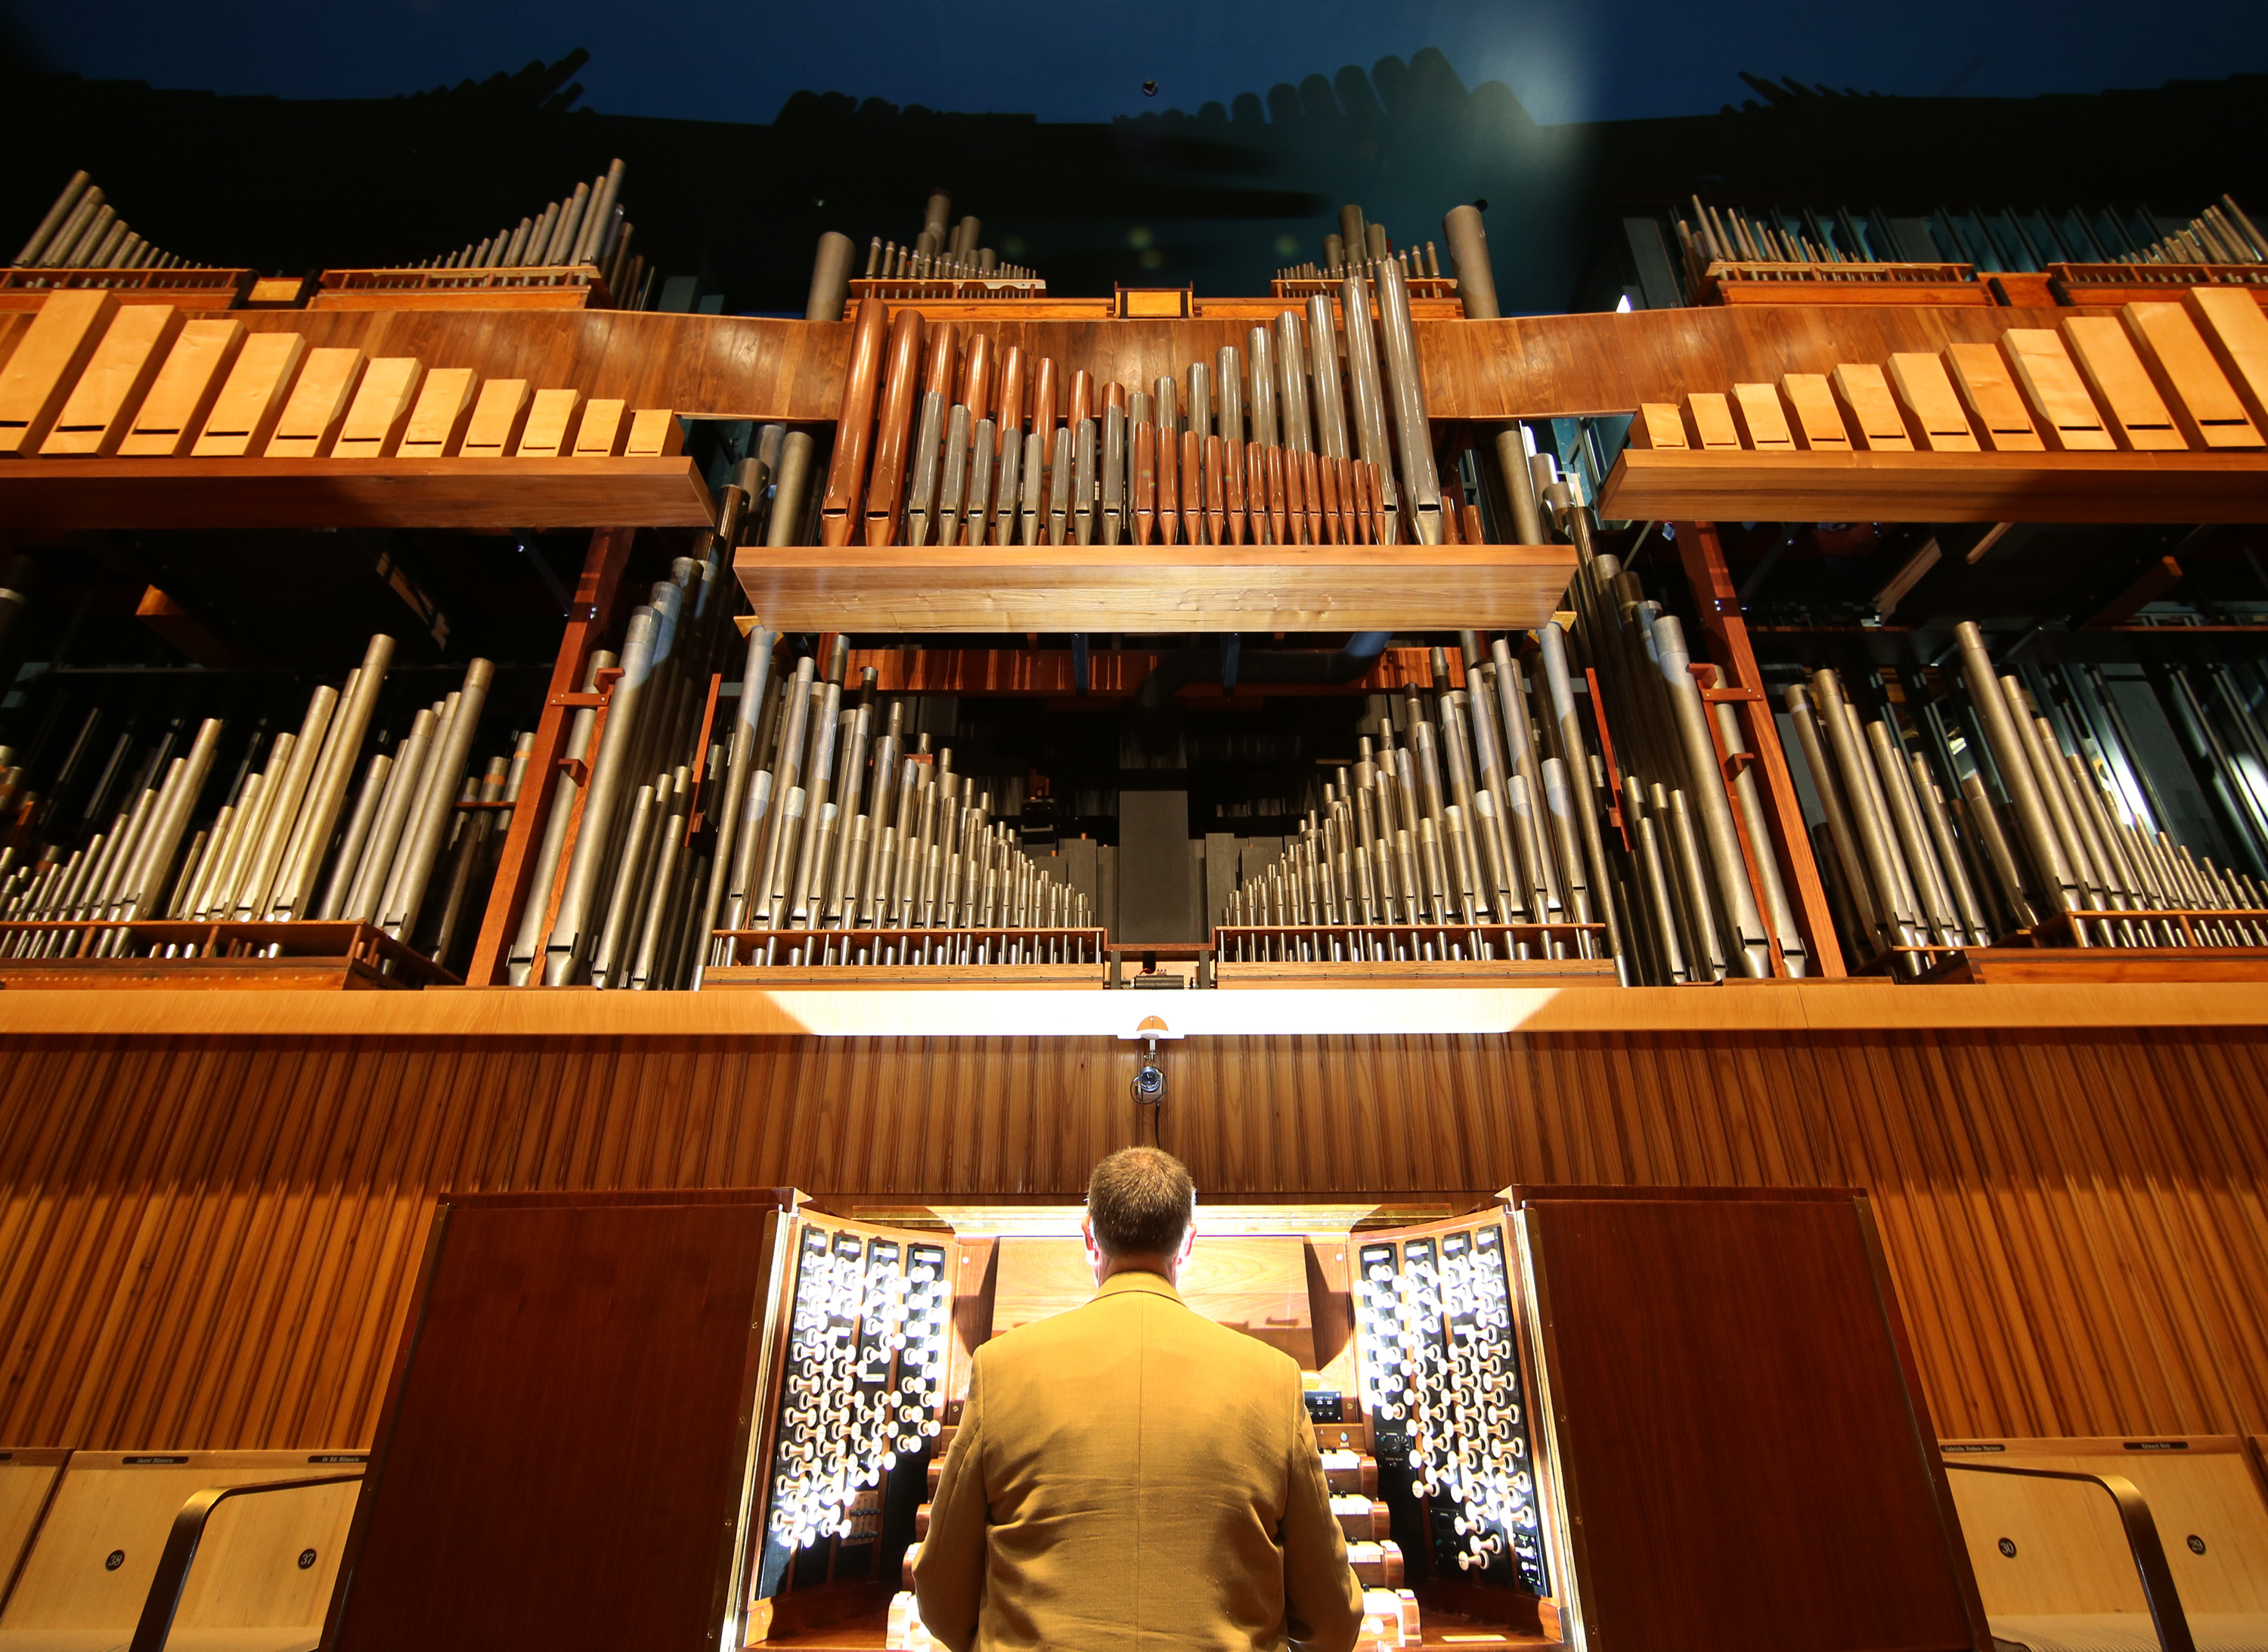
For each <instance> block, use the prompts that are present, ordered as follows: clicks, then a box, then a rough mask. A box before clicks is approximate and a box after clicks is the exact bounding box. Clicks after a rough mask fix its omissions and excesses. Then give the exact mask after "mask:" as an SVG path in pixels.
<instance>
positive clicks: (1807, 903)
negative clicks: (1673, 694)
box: [1674, 522, 1846, 979]
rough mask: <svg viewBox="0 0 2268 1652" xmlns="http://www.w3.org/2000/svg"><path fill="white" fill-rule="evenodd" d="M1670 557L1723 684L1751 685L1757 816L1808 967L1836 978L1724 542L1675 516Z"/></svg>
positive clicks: (1821, 898)
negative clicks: (1759, 798) (1760, 802)
mask: <svg viewBox="0 0 2268 1652" xmlns="http://www.w3.org/2000/svg"><path fill="white" fill-rule="evenodd" d="M1674 527H1675V529H1676V533H1677V557H1678V560H1679V562H1680V563H1682V564H1683V566H1684V569H1685V582H1686V584H1687V585H1689V586H1691V587H1692V591H1693V601H1694V605H1695V606H1696V607H1697V608H1698V609H1699V610H1700V618H1701V628H1702V630H1703V631H1706V632H1707V633H1708V637H1709V653H1710V657H1711V658H1712V659H1713V660H1715V661H1716V662H1717V664H1718V665H1719V666H1720V667H1723V668H1724V672H1725V675H1726V677H1727V680H1728V681H1727V686H1728V687H1731V688H1736V689H1753V690H1756V694H1757V696H1758V697H1757V698H1756V699H1753V700H1748V701H1745V702H1743V703H1742V704H1740V705H1739V706H1738V707H1737V708H1736V710H1737V711H1738V712H1739V713H1740V714H1741V715H1742V717H1743V718H1745V719H1746V720H1747V722H1748V731H1747V732H1748V737H1749V749H1751V750H1753V751H1754V752H1755V753H1756V767H1757V769H1758V771H1759V772H1760V773H1761V774H1762V775H1763V777H1764V815H1765V818H1766V820H1767V821H1769V822H1770V823H1771V836H1772V847H1773V849H1774V850H1775V851H1776V852H1778V856H1779V864H1780V869H1781V870H1782V871H1783V872H1784V873H1785V874H1786V877H1787V881H1788V893H1789V894H1790V895H1791V896H1793V899H1794V901H1795V911H1796V919H1797V921H1798V922H1799V923H1800V924H1801V925H1802V926H1803V938H1804V940H1805V942H1806V944H1807V945H1808V947H1809V948H1810V953H1811V958H1812V962H1813V967H1814V973H1815V974H1817V975H1821V976H1825V977H1830V978H1835V979H1840V978H1841V977H1843V976H1844V975H1845V973H1846V971H1845V969H1844V966H1843V951H1842V948H1840V947H1839V946H1837V943H1836V940H1835V920H1834V917H1833V914H1832V913H1831V912H1830V911H1829V910H1828V905H1827V889H1826V886H1825V885H1823V883H1821V882H1820V881H1819V866H1818V863H1817V862H1816V861H1815V859H1813V858H1812V853H1811V834H1810V832H1809V831H1808V830H1806V829H1805V827H1804V823H1803V805H1802V803H1801V802H1800V800H1798V799H1797V797H1796V795H1795V777H1794V776H1793V775H1791V774H1790V773H1789V772H1788V769H1787V756H1786V753H1784V752H1783V751H1782V750H1781V749H1780V743H1779V728H1778V724H1777V723H1776V722H1775V721H1774V720H1773V718H1772V712H1771V701H1770V700H1769V699H1767V698H1765V697H1764V674H1763V672H1762V671H1760V670H1759V669H1758V668H1757V666H1756V651H1755V650H1754V649H1753V648H1751V647H1750V646H1749V625H1748V622H1747V621H1746V620H1745V619H1743V618H1742V616H1741V599H1740V595H1739V594H1738V592H1737V591H1736V590H1735V589H1734V585H1733V576H1732V574H1731V573H1730V572H1728V571H1727V568H1726V566H1725V548H1724V546H1723V545H1722V544H1721V543H1719V541H1718V538H1717V525H1716V524H1715V523H1714V522H1678V523H1675V524H1674Z"/></svg>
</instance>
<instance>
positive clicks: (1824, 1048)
mask: <svg viewBox="0 0 2268 1652" xmlns="http://www.w3.org/2000/svg"><path fill="white" fill-rule="evenodd" d="M1167 1069H1168V1073H1169V1078H1170V1087H1169V1089H1168V1092H1167V1103H1166V1106H1165V1110H1164V1118H1163V1130H1162V1137H1163V1139H1164V1141H1165V1144H1166V1145H1167V1147H1171V1148H1173V1149H1175V1151H1177V1152H1179V1153H1181V1154H1182V1155H1183V1156H1184V1157H1186V1158H1187V1159H1188V1160H1189V1163H1190V1165H1191V1167H1192V1169H1193V1170H1194V1171H1195V1173H1196V1176H1197V1181H1198V1185H1199V1187H1200V1189H1201V1190H1202V1192H1203V1194H1204V1195H1211V1196H1223V1197H1226V1196H1231V1195H1246V1196H1254V1195H1258V1196H1265V1195H1270V1194H1321V1193H1331V1194H1358V1195H1366V1196H1367V1195H1375V1196H1378V1197H1380V1198H1381V1199H1386V1198H1393V1197H1395V1195H1397V1194H1402V1193H1406V1192H1409V1191H1435V1192H1439V1191H1458V1190H1464V1191H1473V1192H1476V1193H1485V1192H1486V1191H1489V1190H1493V1189H1495V1188H1497V1187H1499V1186H1502V1185H1504V1184H1507V1183H1510V1182H1513V1181H1515V1180H1516V1181H1521V1182H1527V1183H1535V1182H1554V1181H1558V1182H1594V1183H1630V1184H1649V1183H1651V1184H1667V1183H1702V1184H1711V1183H1713V1184H1740V1183H1746V1184H1790V1185H1800V1184H1858V1185H1861V1186H1866V1187H1868V1188H1871V1189H1872V1190H1873V1191H1874V1198H1875V1206H1876V1210H1877V1213H1878V1217H1879V1220H1880V1222H1881V1229H1882V1233H1883V1237H1884V1240H1885V1242H1886V1243H1887V1245H1888V1247H1889V1254H1890V1258H1891V1262H1892V1265H1893V1267H1894V1269H1895V1272H1896V1278H1897V1281H1898V1286H1899V1289H1900V1293H1901V1295H1902V1297H1903V1299H1904V1305H1905V1311H1906V1315H1907V1318H1908V1322H1909V1324H1910V1326H1911V1331H1912V1334H1913V1339H1914V1342H1915V1346H1916V1349H1917V1353H1918V1358H1919V1360H1920V1362H1921V1365H1922V1368H1923V1371H1924V1374H1925V1377H1926V1383H1927V1384H1928V1389H1929V1395H1930V1401H1931V1405H1932V1406H1933V1412H1934V1418H1935V1421H1936V1425H1937V1427H1938V1428H1939V1430H1940V1433H1941V1434H1946V1435H1994V1434H2120V1433H2133V1432H2136V1431H2147V1432H2151V1433H2219V1434H2233V1433H2238V1432H2245V1431H2259V1430H2262V1429H2264V1428H2268V1323H2264V1309H2263V1304H2264V1303H2268V1212H2264V1210H2263V1198H2262V1184H2263V1182H2264V1179H2268V1117H2264V1108H2263V1105H2262V1098H2263V1097H2264V1096H2268V1036H2263V1035H2261V1034H2259V1033H2257V1032H2250V1031H2222V1032H2209V1031H2208V1032H2198V1033H2194V1034H2181V1033H2176V1032H2171V1031H2155V1032H2151V1033H2147V1034H2139V1033H2132V1032H2121V1031H2117V1030H2100V1029H2078V1030H2073V1031H2067V1032H2055V1033H2028V1032H2025V1033H2020V1032H2010V1031H1999V1032H1971V1033H1961V1034H1955V1033H1937V1034H1904V1035H1887V1034H1859V1033H1851V1034H1841V1035H1818V1036H1796V1035H1769V1034H1738V1035H1719V1036H1698V1035H1682V1034H1681V1035H1671V1034H1648V1035H1608V1034H1598V1035H1555V1036H1470V1037H1453V1036H1440V1037H1416V1036H1412V1037H1378V1038H1351V1037H1350V1038H1321V1037H1318V1038H1296V1037H1274V1038H1261V1037H1251V1038H1243V1039H1231V1038H1221V1039H1210V1038H1209V1039H1193V1040H1191V1041H1189V1043H1186V1044H1182V1045H1179V1046H1177V1047H1175V1049H1173V1050H1172V1051H1169V1052H1168V1054H1167ZM1129 1075H1130V1055H1129V1046H1127V1045H1126V1044H1123V1043H1122V1042H1120V1041H1118V1040H1116V1039H1101V1038H1083V1037H1078V1038H1074V1037H1064V1038H1033V1039H1013V1040H1009V1039H976V1038H969V1039H950V1040H946V1039H940V1040H937V1041H933V1042H924V1041H919V1040H913V1039H902V1040H888V1039H873V1040H867V1039H854V1038H841V1039H833V1038H738V1039H725V1038H705V1037H704V1038H679V1039H668V1038H652V1037H650V1038H637V1039H633V1038H585V1039H573V1038H568V1039H562V1040H560V1041H558V1042H557V1043H556V1044H552V1045H549V1046H546V1047H541V1049H540V1051H539V1049H538V1047H536V1046H534V1045H531V1044H528V1043H527V1042H525V1041H512V1042H507V1041H503V1040H496V1041H482V1040H479V1039H403V1038H396V1039H391V1040H388V1039H381V1038H362V1039H355V1038H280V1037H279V1038H265V1039H255V1038H223V1037H215V1038H205V1039H198V1038H147V1039H133V1038H124V1039H108V1040H98V1039H65V1038H59V1037H56V1038H20V1039H13V1040H10V1041H7V1042H5V1043H0V1442H4V1443H6V1444H11V1445H40V1444H68V1445H78V1446H88V1447H109V1448H114V1449H117V1448H128V1447H159V1446H171V1447H213V1448H219V1447H281V1446H293V1445H310V1446H312V1445H328V1444H335V1443H343V1442H350V1441H362V1440H366V1439H368V1438H369V1436H370V1433H371V1430H372V1426H373V1423H374V1420H375V1416H376V1412H377V1408H378V1405H379V1400H380V1398H381V1394H382V1390H383V1388H384V1384H385V1381H386V1377H387V1370H388V1361H389V1358H390V1354H391V1351H392V1348H393V1344H394V1337H395V1335H396V1333H397V1331H398V1329H399V1326H400V1324H401V1317H402V1315H403V1312H404V1310H405V1308H406V1306H407V1297H408V1293H409V1288H410V1284H411V1280H412V1276H413V1273H414V1271H415V1268H416V1261H417V1257H418V1252H419V1247H420V1244H421V1243H422V1239H423V1230H424V1227H425V1223H426V1220H427V1216H428V1213H430V1211H431V1206H432V1202H433V1199H434V1198H435V1196H436V1195H437V1194H438V1193H440V1192H443V1191H450V1190H467V1191H469V1190H475V1189H484V1190H504V1189H519V1190H532V1189H606V1188H631V1187H683V1188H693V1187H718V1186H730V1185H773V1184H794V1185H797V1186H800V1187H802V1188H805V1189H806V1190H808V1191H812V1192H814V1193H817V1194H821V1195H874V1196H880V1198H884V1199H887V1200H896V1201H901V1202H904V1203H919V1202H922V1200H923V1198H924V1196H927V1197H931V1198H946V1197H947V1196H950V1197H952V1198H956V1199H967V1198H982V1197H983V1196H987V1195H1006V1196H1052V1197H1059V1198H1070V1197H1075V1196H1076V1195H1077V1193H1078V1192H1079V1191H1080V1189H1081V1188H1082V1187H1083V1185H1084V1182H1085V1177H1086V1170H1087V1169H1088V1167H1089V1166H1090V1165H1091V1164H1092V1162H1094V1159H1095V1157H1096V1156H1097V1155H1099V1154H1101V1153H1103V1152H1104V1151H1107V1150H1108V1149H1109V1148H1111V1147H1116V1146H1120V1145H1123V1143H1125V1142H1127V1141H1129V1140H1131V1139H1135V1138H1136V1134H1137V1132H1138V1130H1145V1129H1146V1127H1145V1126H1144V1125H1138V1122H1137V1119H1136V1116H1135V1110H1134V1108H1133V1106H1132V1105H1131V1103H1130V1100H1129V1097H1128V1095H1127V1088H1126V1086H1127V1080H1128V1077H1129ZM1595 1309H1596V1311H1598V1312H1601V1313H1628V1312H1634V1311H1642V1306H1641V1305H1640V1304H1635V1303H1630V1302H1602V1303H1598V1304H1595Z"/></svg>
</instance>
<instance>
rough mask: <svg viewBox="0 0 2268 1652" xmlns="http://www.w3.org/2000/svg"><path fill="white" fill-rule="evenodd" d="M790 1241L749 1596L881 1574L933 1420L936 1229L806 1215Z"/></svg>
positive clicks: (907, 1529) (903, 1520)
mask: <svg viewBox="0 0 2268 1652" xmlns="http://www.w3.org/2000/svg"><path fill="white" fill-rule="evenodd" d="M792 1244H793V1249H794V1254H795V1265H794V1268H793V1270H792V1284H791V1286H790V1287H789V1292H788V1296H787V1302H786V1312H785V1314H784V1321H785V1324H784V1335H783V1337H782V1339H781V1340H780V1343H779V1346H777V1347H776V1348H775V1351H774V1357H775V1366H774V1370H775V1375H774V1379H773V1381H774V1387H773V1390H772V1392H773V1397H774V1403H773V1405H772V1407H771V1412H772V1414H771V1427H770V1449H769V1453H768V1456H767V1457H766V1458H765V1470H764V1474H763V1478H762V1481H761V1487H762V1492H761V1495H762V1500H763V1506H762V1508H761V1509H759V1510H758V1511H757V1515H758V1520H757V1522H756V1533H757V1545H758V1560H757V1563H756V1565H755V1568H754V1574H755V1595H756V1596H757V1597H758V1599H759V1600H760V1601H761V1602H770V1601H773V1600H775V1599H777V1597H782V1596H784V1595H786V1594H788V1593H790V1592H792V1591H793V1590H796V1589H806V1588H810V1587H814V1586H824V1585H831V1584H840V1583H849V1582H860V1581H865V1582H872V1581H873V1580H875V1579H876V1578H877V1577H878V1576H880V1575H885V1573H886V1568H887V1561H888V1552H889V1551H891V1550H892V1549H902V1548H903V1546H904V1545H905V1543H906V1541H907V1540H908V1539H909V1538H910V1536H911V1529H912V1516H913V1509H914V1507H915V1505H916V1504H917V1503H918V1502H919V1501H921V1498H920V1493H921V1488H922V1483H923V1478H924V1464H926V1462H927V1460H928V1458H929V1457H930V1455H931V1453H932V1449H934V1446H935V1443H936V1442H937V1440H938V1438H939V1434H940V1432H941V1430H942V1427H943V1424H944V1380H945V1362H946V1326H947V1323H948V1320H949V1318H950V1316H951V1313H952V1295H953V1291H952V1283H951V1281H950V1280H949V1279H948V1278H947V1272H948V1270H947V1266H946V1244H945V1243H943V1241H942V1240H941V1238H940V1237H938V1236H932V1235H922V1234H918V1233H909V1232H902V1231H895V1230H892V1229H888V1228H874V1227H870V1226H867V1225H865V1224H863V1223H854V1222H843V1221H836V1220H834V1219H830V1218H827V1217H819V1216H810V1215H805V1216H801V1217H799V1219H798V1231H797V1232H796V1233H795V1234H794V1235H793V1239H792ZM755 1616H756V1617H761V1618H762V1619H765V1620H766V1621H769V1620H770V1616H771V1612H770V1608H769V1607H760V1608H759V1610H758V1612H757V1613H756V1614H755ZM753 1620H754V1619H753V1618H752V1621H753Z"/></svg>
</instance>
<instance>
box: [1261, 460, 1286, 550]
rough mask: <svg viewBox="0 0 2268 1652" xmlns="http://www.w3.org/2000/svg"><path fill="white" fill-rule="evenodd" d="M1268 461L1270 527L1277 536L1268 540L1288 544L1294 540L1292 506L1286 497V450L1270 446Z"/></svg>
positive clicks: (1271, 542)
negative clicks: (1292, 536)
mask: <svg viewBox="0 0 2268 1652" xmlns="http://www.w3.org/2000/svg"><path fill="white" fill-rule="evenodd" d="M1267 462H1268V527H1269V529H1270V532H1272V533H1273V534H1274V535H1275V537H1274V538H1273V539H1271V540H1270V541H1269V543H1270V544H1271V545H1288V544H1290V543H1291V542H1292V538H1291V535H1292V519H1291V512H1290V507H1289V505H1287V504H1286V502H1285V497H1284V450H1283V449H1282V448H1281V447H1270V449H1269V450H1268V461H1267Z"/></svg>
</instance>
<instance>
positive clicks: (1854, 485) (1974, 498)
mask: <svg viewBox="0 0 2268 1652" xmlns="http://www.w3.org/2000/svg"><path fill="white" fill-rule="evenodd" d="M1599 514H1600V515H1602V516H1604V517H1609V518H1624V519H1627V520H1632V521H1664V520H1677V521H1683V520H1702V521H1742V522H1749V521H1771V522H1848V521H1861V522H1865V521H1874V522H2175V521H2180V522H2257V521H2263V520H2268V457H2264V456H2262V455H2260V454H2228V453H2219V454H2200V453H2183V454H2153V453H2139V454H2138V453H2036V454H2027V453H1989V454H1987V453H1979V454H1933V453H1914V454H1900V453H1851V454H1824V453H1795V454H1758V453H1738V454H1707V453H1675V452H1663V451H1658V450H1640V449H1630V450H1626V451H1625V452H1624V454H1623V456H1622V457H1621V458H1620V459H1618V460H1616V461H1615V468H1614V469H1613V471H1612V472H1611V473H1610V474H1609V476H1608V477H1607V483H1606V486H1605V487H1604V488H1602V489H1601V490H1600V494H1599Z"/></svg>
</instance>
